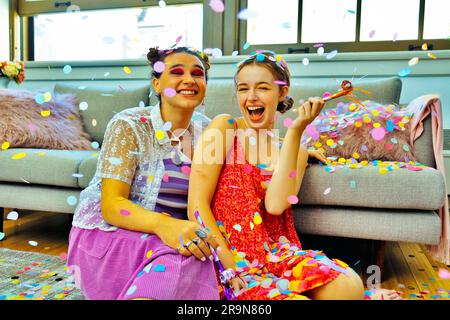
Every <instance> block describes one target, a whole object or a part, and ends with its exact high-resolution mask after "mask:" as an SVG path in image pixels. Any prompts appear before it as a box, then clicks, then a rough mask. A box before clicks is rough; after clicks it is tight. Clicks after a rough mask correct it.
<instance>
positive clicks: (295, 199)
mask: <svg viewBox="0 0 450 320" xmlns="http://www.w3.org/2000/svg"><path fill="white" fill-rule="evenodd" d="M288 202H289V203H290V204H296V203H298V197H297V196H295V195H291V196H288Z"/></svg>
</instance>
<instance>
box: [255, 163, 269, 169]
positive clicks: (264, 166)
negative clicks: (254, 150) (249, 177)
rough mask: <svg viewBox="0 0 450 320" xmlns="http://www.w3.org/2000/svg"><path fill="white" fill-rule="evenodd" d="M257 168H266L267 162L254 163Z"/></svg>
mask: <svg viewBox="0 0 450 320" xmlns="http://www.w3.org/2000/svg"><path fill="white" fill-rule="evenodd" d="M256 166H257V167H258V168H260V169H265V168H267V164H263V163H262V164H257V165H256Z"/></svg>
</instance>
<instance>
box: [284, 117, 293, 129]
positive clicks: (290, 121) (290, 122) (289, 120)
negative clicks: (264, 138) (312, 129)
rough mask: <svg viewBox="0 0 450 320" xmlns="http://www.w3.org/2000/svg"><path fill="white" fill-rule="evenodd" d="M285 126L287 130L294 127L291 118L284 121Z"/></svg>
mask: <svg viewBox="0 0 450 320" xmlns="http://www.w3.org/2000/svg"><path fill="white" fill-rule="evenodd" d="M283 125H284V126H285V127H286V128H289V127H290V126H291V125H292V119H291V118H286V119H284V120H283Z"/></svg>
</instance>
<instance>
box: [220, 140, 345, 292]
mask: <svg viewBox="0 0 450 320" xmlns="http://www.w3.org/2000/svg"><path fill="white" fill-rule="evenodd" d="M230 157H233V158H230ZM270 178H271V173H270V172H269V171H266V170H264V169H261V168H259V167H257V166H253V165H251V164H249V163H248V162H247V161H246V159H245V153H244V150H243V148H242V146H241V144H240V143H239V140H238V139H237V137H235V143H234V147H233V149H232V150H230V152H229V154H228V155H227V161H226V163H225V164H224V166H223V168H222V172H221V175H220V178H219V182H218V184H217V188H216V193H215V195H214V198H213V201H212V210H213V213H214V216H215V218H216V221H217V224H218V226H219V229H220V230H221V231H222V233H223V235H224V236H225V238H226V239H227V240H228V243H229V245H230V248H231V250H232V252H233V254H234V256H235V261H236V264H237V266H238V271H240V272H241V273H240V275H241V277H242V278H243V279H244V280H245V281H246V282H247V286H248V288H247V290H245V291H244V292H242V293H240V294H239V295H238V297H237V298H238V299H239V300H269V299H270V300H283V299H286V298H288V299H289V298H300V299H301V298H302V297H304V296H302V295H301V293H302V292H304V291H307V290H310V289H313V288H316V287H319V286H321V285H324V284H326V283H328V282H330V281H332V280H334V279H335V278H336V277H337V276H338V275H340V274H341V273H345V272H346V270H345V268H346V267H347V265H346V264H345V263H343V262H342V261H339V260H337V259H334V260H330V259H328V258H327V257H326V256H325V255H324V254H322V252H321V251H313V250H302V246H301V243H300V240H299V238H298V236H297V232H296V230H295V227H294V223H293V216H292V208H289V209H287V210H286V211H285V212H284V213H283V214H282V215H279V216H274V215H270V214H268V213H267V212H266V210H265V208H264V196H265V189H266V184H267V183H268V181H269V180H270Z"/></svg>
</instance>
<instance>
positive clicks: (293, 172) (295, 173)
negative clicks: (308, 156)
mask: <svg viewBox="0 0 450 320" xmlns="http://www.w3.org/2000/svg"><path fill="white" fill-rule="evenodd" d="M295 177H297V170H292V171H291V172H289V178H295Z"/></svg>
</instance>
